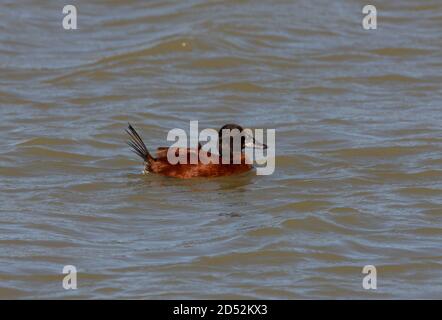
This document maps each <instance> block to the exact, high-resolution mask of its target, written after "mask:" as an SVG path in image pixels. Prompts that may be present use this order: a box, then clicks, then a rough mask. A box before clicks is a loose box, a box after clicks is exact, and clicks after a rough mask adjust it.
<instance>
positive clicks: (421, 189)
mask: <svg viewBox="0 0 442 320" xmlns="http://www.w3.org/2000/svg"><path fill="white" fill-rule="evenodd" d="M70 3H71V4H74V5H76V6H77V9H78V30H70V31H66V30H64V29H63V28H62V24H61V21H62V17H63V15H62V6H63V4H61V3H60V2H59V1H2V4H1V5H0V136H1V140H0V202H1V207H0V298H32V299H36V298H94V299H97V298H124V299H127V298H135V299H170V298H190V299H194V298H209V299H217V298H282V299H296V298H308V299H311V298H333V299H345V298H388V299H390V298H442V252H441V246H440V243H441V240H442V219H441V218H442V153H441V151H442V130H441V123H442V113H441V100H442V90H441V82H442V76H441V74H442V73H441V71H442V68H441V67H442V54H441V53H442V42H441V36H442V4H441V3H440V1H436V0H434V1H422V2H421V1H419V2H416V1H404V0H401V1H399V0H395V1H388V4H387V3H381V2H379V3H378V4H377V3H375V4H376V5H377V9H378V15H379V16H378V29H377V30H371V31H366V30H363V29H362V27H361V20H362V17H363V15H362V13H361V10H362V7H363V6H364V5H365V4H366V3H365V2H364V1H349V0H348V1H333V2H330V1H325V0H323V1H318V0H316V1H307V0H302V1H282V0H281V1H271V2H270V1H233V0H232V1H207V0H204V1H203V0H200V1H197V0H194V1H135V0H134V1H127V0H124V1H123V0H113V1H93V2H91V3H86V2H84V1H81V3H80V1H71V2H70ZM189 120H198V121H199V122H200V128H207V127H210V128H219V127H220V126H221V125H223V124H224V123H228V122H236V123H239V124H241V125H243V126H248V127H254V128H274V129H276V170H275V173H274V174H273V175H270V176H256V175H254V174H253V173H252V174H246V175H241V176H237V177H228V178H221V179H212V180H204V179H197V180H188V181H182V180H176V179H170V178H163V177H158V176H154V175H149V176H143V175H141V174H140V173H141V169H142V167H141V163H140V161H139V160H138V159H137V158H136V156H135V155H134V154H132V153H131V152H130V151H129V149H128V147H127V146H126V145H125V141H126V138H127V137H126V136H125V133H124V128H125V127H126V125H127V122H131V123H133V124H134V125H135V126H136V127H137V128H138V129H139V131H140V133H141V134H142V135H143V137H144V139H145V140H146V144H147V145H148V147H149V148H151V149H152V150H154V149H155V148H156V147H158V146H164V145H168V143H167V141H166V134H167V132H168V131H169V130H170V129H172V128H183V129H185V130H188V126H189ZM369 264H370V265H375V266H376V267H377V271H378V282H377V285H378V289H377V290H373V291H367V290H364V289H363V288H362V278H363V274H362V273H361V272H362V268H363V266H364V265H369ZM65 265H74V266H76V267H77V269H78V272H79V275H78V289H77V290H75V291H74V290H71V291H66V290H64V289H63V287H62V285H61V284H62V278H63V275H62V273H61V272H62V269H63V266H65Z"/></svg>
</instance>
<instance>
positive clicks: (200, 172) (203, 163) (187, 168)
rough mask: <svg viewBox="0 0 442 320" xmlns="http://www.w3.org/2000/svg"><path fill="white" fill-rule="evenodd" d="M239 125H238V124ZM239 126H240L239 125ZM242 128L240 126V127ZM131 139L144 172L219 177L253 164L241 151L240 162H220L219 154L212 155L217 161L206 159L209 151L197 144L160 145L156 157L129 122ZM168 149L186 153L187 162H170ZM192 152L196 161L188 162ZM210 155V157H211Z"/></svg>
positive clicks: (244, 169)
mask: <svg viewBox="0 0 442 320" xmlns="http://www.w3.org/2000/svg"><path fill="white" fill-rule="evenodd" d="M238 127H239V126H238ZM239 128H241V127H239ZM241 130H242V128H241ZM126 132H127V133H128V134H129V136H130V138H131V141H130V142H128V143H129V145H130V146H131V147H132V149H133V151H134V152H135V153H136V154H138V155H139V156H140V157H141V158H142V159H143V160H144V171H143V172H144V173H148V172H149V173H156V174H160V175H163V176H168V177H175V178H181V179H188V178H196V177H204V178H208V177H221V176H231V175H235V174H240V173H244V172H247V171H250V170H252V168H253V166H252V165H251V164H248V162H247V161H246V157H245V154H244V153H243V152H241V162H240V163H238V164H233V163H228V164H223V163H222V157H221V155H213V156H215V157H217V158H218V161H217V162H218V163H216V161H215V163H214V162H213V161H212V162H210V161H207V159H204V157H207V158H209V157H211V156H212V155H211V154H210V153H206V152H200V150H201V145H198V149H196V148H193V149H190V148H173V149H172V150H171V149H170V148H169V147H160V148H158V149H157V153H156V157H155V158H154V157H152V156H151V155H150V153H149V151H148V150H147V148H146V146H145V144H144V142H143V140H142V139H141V137H140V136H139V135H138V133H137V132H136V131H135V129H134V128H133V127H132V126H131V125H130V124H129V128H128V130H126ZM169 151H172V152H173V151H175V154H176V155H179V154H180V152H181V153H182V154H186V155H187V163H177V164H171V163H170V162H169V160H168V158H167V154H168V152H169ZM192 153H196V154H197V155H198V157H197V159H198V163H196V164H192V163H190V157H191V154H192ZM213 156H212V159H213Z"/></svg>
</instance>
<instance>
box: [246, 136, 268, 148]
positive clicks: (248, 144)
mask: <svg viewBox="0 0 442 320" xmlns="http://www.w3.org/2000/svg"><path fill="white" fill-rule="evenodd" d="M245 146H246V148H256V149H267V145H266V144H265V143H261V142H258V141H256V140H255V138H252V137H248V139H246V143H245Z"/></svg>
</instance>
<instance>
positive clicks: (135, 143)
mask: <svg viewBox="0 0 442 320" xmlns="http://www.w3.org/2000/svg"><path fill="white" fill-rule="evenodd" d="M126 132H127V134H128V135H129V136H130V141H128V142H127V144H128V145H129V146H130V147H131V148H132V149H131V150H132V151H133V152H135V153H136V154H137V155H138V156H140V158H141V159H143V160H144V161H146V162H148V163H150V162H152V161H153V160H155V158H154V157H152V156H151V155H150V153H149V151H148V150H147V148H146V145H145V144H144V142H143V139H141V137H140V135H139V134H138V132H137V131H136V130H135V129H134V127H132V126H131V125H130V123H129V127H128V128H127V129H126Z"/></svg>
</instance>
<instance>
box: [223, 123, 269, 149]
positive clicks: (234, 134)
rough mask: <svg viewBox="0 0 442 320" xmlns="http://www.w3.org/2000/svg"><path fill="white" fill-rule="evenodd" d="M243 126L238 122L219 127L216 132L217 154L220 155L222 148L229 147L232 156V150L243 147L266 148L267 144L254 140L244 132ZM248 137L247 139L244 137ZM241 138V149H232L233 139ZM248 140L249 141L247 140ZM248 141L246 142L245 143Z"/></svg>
mask: <svg viewBox="0 0 442 320" xmlns="http://www.w3.org/2000/svg"><path fill="white" fill-rule="evenodd" d="M246 131H247V130H244V129H243V127H241V126H240V125H238V124H234V123H228V124H225V125H224V126H222V127H221V129H219V132H218V148H219V154H220V155H222V151H223V149H224V150H226V148H230V155H231V156H232V155H233V153H234V151H242V150H243V149H244V148H245V147H256V148H263V149H267V145H265V144H263V143H259V142H256V141H255V138H253V136H252V135H251V134H250V133H249V132H246ZM246 138H249V139H246ZM238 139H241V149H240V150H235V149H234V141H235V140H236V141H237V140H238ZM248 141H250V142H248ZM247 142H248V143H247Z"/></svg>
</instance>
